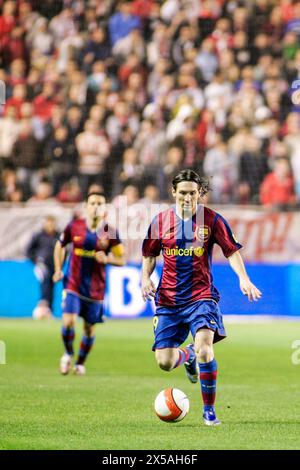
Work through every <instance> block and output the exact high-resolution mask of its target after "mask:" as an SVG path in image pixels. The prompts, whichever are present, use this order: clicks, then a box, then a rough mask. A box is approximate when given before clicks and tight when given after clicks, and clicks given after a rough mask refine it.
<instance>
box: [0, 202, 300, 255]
mask: <svg viewBox="0 0 300 470" xmlns="http://www.w3.org/2000/svg"><path fill="white" fill-rule="evenodd" d="M166 207H167V206H166V205H154V206H149V205H146V204H136V205H132V206H123V205H122V206H119V207H117V208H116V207H113V206H111V205H110V206H108V221H109V222H110V223H111V224H112V225H114V226H115V227H117V229H118V230H119V233H120V237H121V239H122V241H123V243H124V245H125V247H126V252H127V257H128V261H131V262H140V260H141V245H142V241H143V238H144V236H145V235H146V233H147V228H148V226H149V224H150V222H151V220H152V218H153V217H154V216H155V215H156V214H157V213H158V212H159V211H160V210H164V209H165V208H166ZM213 209H214V210H216V211H217V212H219V213H220V214H221V215H222V216H223V217H224V218H225V219H226V220H227V221H228V222H229V224H230V226H231V228H232V230H233V232H234V235H235V237H236V238H237V240H238V241H239V242H240V243H241V244H242V245H243V247H244V248H243V252H242V253H243V257H244V259H245V260H246V261H248V262H263V263H265V262H267V263H268V262H270V263H293V262H299V261H300V212H267V211H263V210H261V209H252V208H246V207H245V208H233V209H231V208H230V209H229V208H226V207H214V208H213ZM81 210H82V206H79V207H76V208H74V207H73V208H70V207H63V206H61V205H59V204H54V205H51V204H45V205H42V206H40V205H39V206H38V205H36V206H30V207H9V206H7V207H3V206H2V207H0V242H1V243H0V259H4V260H8V259H22V258H24V254H25V251H26V246H27V244H28V243H29V241H30V239H31V237H32V234H33V233H34V232H36V231H38V230H39V229H41V227H42V224H43V220H44V217H45V216H47V215H49V214H51V215H54V216H55V217H56V219H57V225H58V228H59V230H62V229H63V228H64V227H65V225H66V224H67V223H68V222H69V221H70V220H71V219H72V217H74V215H75V214H77V215H78V213H80V212H81ZM214 259H215V260H217V261H221V260H223V259H224V258H223V255H222V253H221V251H220V249H219V248H216V249H215V251H214Z"/></svg>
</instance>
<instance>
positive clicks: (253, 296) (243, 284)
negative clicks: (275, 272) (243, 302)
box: [228, 251, 262, 302]
mask: <svg viewBox="0 0 300 470" xmlns="http://www.w3.org/2000/svg"><path fill="white" fill-rule="evenodd" d="M228 261H229V264H230V266H231V267H232V269H233V271H234V272H235V273H236V274H237V276H238V278H239V280H240V289H241V291H242V293H243V294H244V295H247V297H248V300H249V301H250V302H252V300H255V301H256V300H259V299H260V297H261V296H262V293H261V291H260V290H259V289H257V287H256V286H255V285H254V284H252V282H251V281H250V279H249V277H248V274H247V272H246V268H245V265H244V261H243V258H242V257H241V255H240V252H239V251H236V252H235V253H233V255H231V256H229V258H228Z"/></svg>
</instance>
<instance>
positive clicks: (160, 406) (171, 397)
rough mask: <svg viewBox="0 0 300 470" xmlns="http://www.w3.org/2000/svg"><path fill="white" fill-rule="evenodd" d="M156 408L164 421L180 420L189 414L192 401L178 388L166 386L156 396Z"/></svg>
mask: <svg viewBox="0 0 300 470" xmlns="http://www.w3.org/2000/svg"><path fill="white" fill-rule="evenodd" d="M154 409H155V413H156V414H157V416H158V417H159V418H160V419H161V420H162V421H169V422H170V421H171V422H178V421H181V420H182V419H183V418H184V417H185V416H186V415H187V414H188V412H189V409H190V402H189V399H188V397H187V396H186V394H185V393H183V392H182V391H181V390H178V388H166V389H165V390H162V391H161V392H160V393H159V394H158V395H157V397H156V398H155V402H154Z"/></svg>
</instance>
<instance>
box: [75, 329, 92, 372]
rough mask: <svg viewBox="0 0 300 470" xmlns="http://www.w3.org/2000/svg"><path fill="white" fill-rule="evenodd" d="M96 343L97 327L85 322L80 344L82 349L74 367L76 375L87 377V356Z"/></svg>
mask: <svg viewBox="0 0 300 470" xmlns="http://www.w3.org/2000/svg"><path fill="white" fill-rule="evenodd" d="M94 341H95V325H91V324H90V323H88V322H86V321H84V324H83V336H82V340H81V343H80V349H79V353H78V358H77V361H76V364H75V367H74V373H75V374H76V375H85V373H86V369H85V366H84V363H85V361H86V358H87V355H88V354H89V352H90V350H91V349H92V347H93V344H94Z"/></svg>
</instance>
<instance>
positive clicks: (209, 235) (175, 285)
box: [142, 205, 242, 306]
mask: <svg viewBox="0 0 300 470" xmlns="http://www.w3.org/2000/svg"><path fill="white" fill-rule="evenodd" d="M215 243H216V244H217V245H219V246H220V247H221V249H222V251H223V254H224V256H225V257H226V258H228V257H229V256H231V255H232V254H233V253H235V252H236V251H237V250H239V249H240V248H242V245H240V244H239V243H238V242H237V241H236V240H235V238H234V236H233V234H232V231H231V229H230V227H229V225H228V223H227V222H226V220H225V219H224V218H223V217H222V216H221V215H220V214H218V213H217V212H215V211H213V210H211V209H209V208H207V207H204V206H203V205H199V206H198V209H197V212H196V214H195V215H194V216H193V217H192V218H191V219H188V220H183V219H181V218H180V217H179V216H178V215H177V214H176V211H175V207H173V208H170V209H168V210H166V211H164V212H160V213H159V214H158V215H157V216H156V217H155V218H154V220H153V221H152V223H151V225H150V227H149V230H148V234H147V237H146V238H145V240H144V242H143V248H142V252H143V256H151V257H156V256H159V254H160V253H161V252H162V254H163V260H164V263H163V270H162V274H161V278H160V281H159V285H158V288H157V292H156V297H155V303H156V305H162V306H175V305H185V304H189V303H191V302H195V301H197V300H201V299H213V300H215V301H216V302H218V301H219V300H220V295H219V292H218V290H217V289H216V287H215V286H214V284H213V276H212V272H211V263H212V253H213V247H214V244H215Z"/></svg>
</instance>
